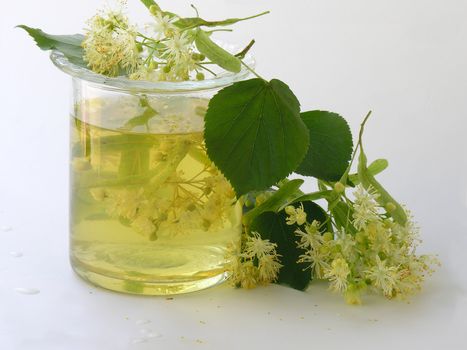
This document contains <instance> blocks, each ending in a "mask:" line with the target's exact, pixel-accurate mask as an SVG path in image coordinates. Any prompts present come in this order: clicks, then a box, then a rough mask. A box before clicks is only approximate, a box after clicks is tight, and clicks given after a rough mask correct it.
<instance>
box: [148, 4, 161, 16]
mask: <svg viewBox="0 0 467 350" xmlns="http://www.w3.org/2000/svg"><path fill="white" fill-rule="evenodd" d="M149 12H151V14H152V15H157V14H158V13H159V12H161V8H160V7H159V6H158V5H156V4H154V5H151V6H150V7H149Z"/></svg>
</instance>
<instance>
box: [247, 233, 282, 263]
mask: <svg viewBox="0 0 467 350" xmlns="http://www.w3.org/2000/svg"><path fill="white" fill-rule="evenodd" d="M276 247H277V244H275V243H271V242H270V241H269V239H262V238H261V235H260V234H259V233H258V232H252V233H251V236H249V237H248V238H247V240H246V242H245V249H244V253H243V254H242V256H244V257H245V258H253V257H255V256H256V257H258V258H262V257H264V256H265V255H269V254H275V252H276Z"/></svg>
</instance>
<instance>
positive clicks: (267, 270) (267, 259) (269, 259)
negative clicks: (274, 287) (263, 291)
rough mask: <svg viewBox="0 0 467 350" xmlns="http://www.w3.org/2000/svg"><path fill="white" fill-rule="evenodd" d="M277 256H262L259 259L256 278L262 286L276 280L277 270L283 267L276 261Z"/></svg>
mask: <svg viewBox="0 0 467 350" xmlns="http://www.w3.org/2000/svg"><path fill="white" fill-rule="evenodd" d="M277 257H278V255H277V254H274V255H264V256H262V257H261V258H259V262H258V277H259V281H260V282H261V283H262V284H268V283H271V282H274V281H276V280H277V277H278V274H279V270H280V268H281V267H282V266H283V265H282V264H281V263H280V262H279V261H278V258H277Z"/></svg>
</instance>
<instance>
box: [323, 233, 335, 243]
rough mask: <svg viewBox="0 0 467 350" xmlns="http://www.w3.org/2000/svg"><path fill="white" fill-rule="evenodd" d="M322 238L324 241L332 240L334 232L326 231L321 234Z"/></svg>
mask: <svg viewBox="0 0 467 350" xmlns="http://www.w3.org/2000/svg"><path fill="white" fill-rule="evenodd" d="M323 239H324V241H325V242H329V241H332V240H333V239H334V234H333V233H332V232H326V233H325V234H324V235H323Z"/></svg>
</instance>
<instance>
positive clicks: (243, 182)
mask: <svg viewBox="0 0 467 350" xmlns="http://www.w3.org/2000/svg"><path fill="white" fill-rule="evenodd" d="M205 140H206V146H207V151H208V155H209V158H210V159H211V160H212V161H213V162H214V163H215V164H216V165H217V167H218V168H219V169H220V170H221V171H222V173H224V175H225V176H226V177H227V179H228V180H229V181H230V182H231V184H232V186H233V187H234V188H235V191H236V193H237V195H238V196H240V195H242V194H245V193H247V192H249V191H254V190H264V189H267V188H268V187H270V186H272V185H274V184H276V183H277V182H278V181H279V180H281V179H283V178H285V177H287V175H289V174H290V173H291V172H293V171H294V170H295V169H296V168H297V166H298V165H299V164H300V162H301V161H302V159H303V157H304V156H305V153H306V150H307V149H308V141H309V135H308V130H307V128H306V126H305V124H304V123H303V121H302V120H301V118H300V104H299V102H298V100H297V98H296V97H295V95H294V94H293V93H292V91H290V89H289V87H288V86H287V85H286V84H284V83H283V82H281V81H280V80H276V79H274V80H271V81H270V82H267V81H264V80H262V79H250V80H246V81H242V82H238V83H235V84H233V85H231V86H229V87H227V88H224V89H222V90H221V91H220V92H219V93H217V95H216V96H214V97H213V98H212V99H211V101H210V103H209V108H208V112H207V113H206V117H205Z"/></svg>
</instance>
